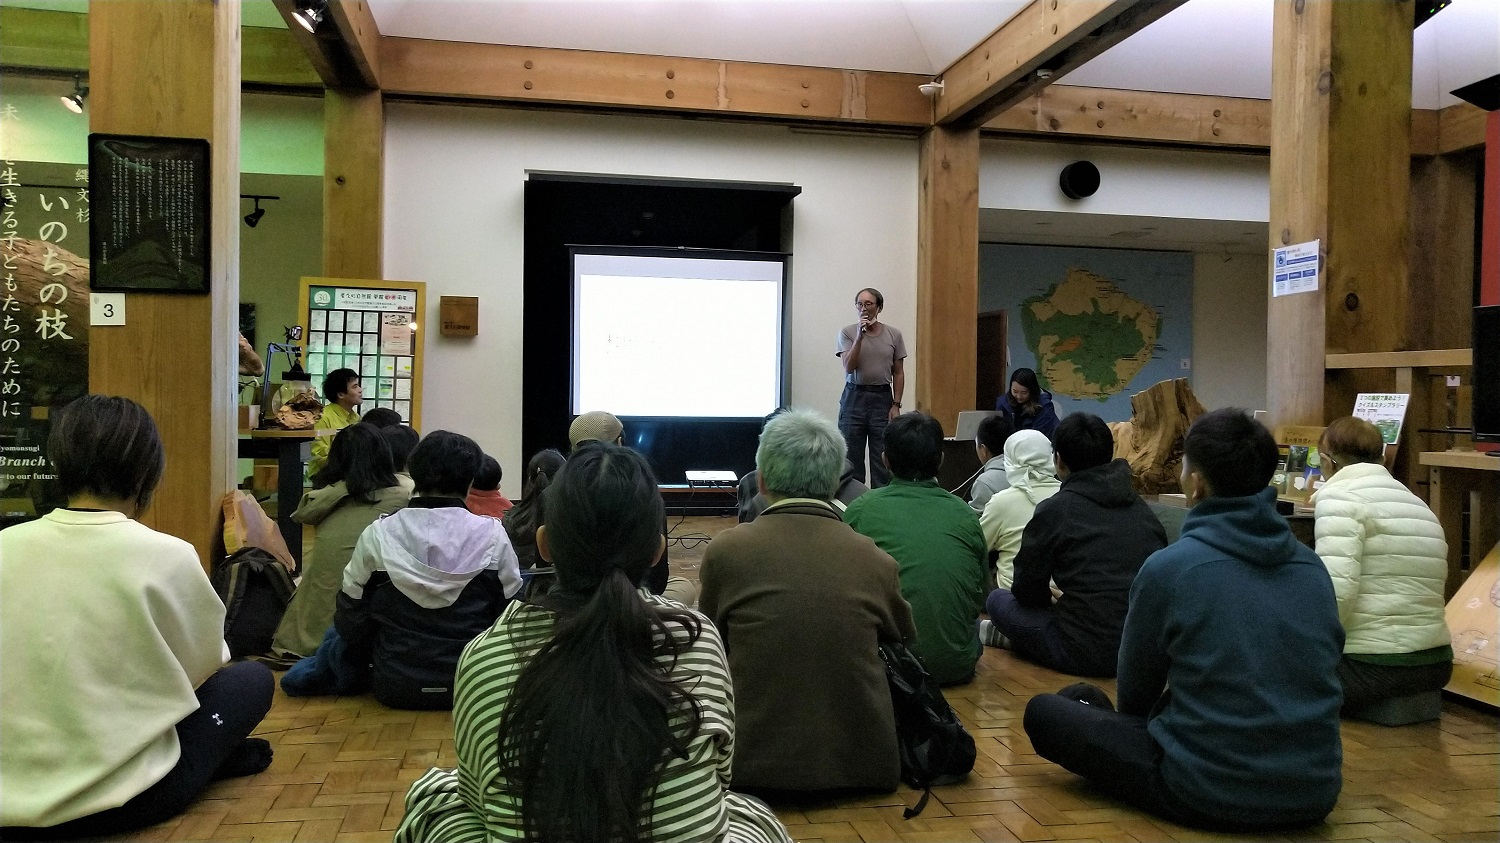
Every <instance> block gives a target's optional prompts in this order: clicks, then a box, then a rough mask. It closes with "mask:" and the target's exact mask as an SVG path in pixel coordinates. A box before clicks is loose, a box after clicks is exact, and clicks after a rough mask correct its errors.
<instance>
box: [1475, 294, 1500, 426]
mask: <svg viewBox="0 0 1500 843" xmlns="http://www.w3.org/2000/svg"><path fill="white" fill-rule="evenodd" d="M1474 438H1475V439H1477V440H1480V441H1482V442H1500V305H1488V306H1485V307H1476V308H1474Z"/></svg>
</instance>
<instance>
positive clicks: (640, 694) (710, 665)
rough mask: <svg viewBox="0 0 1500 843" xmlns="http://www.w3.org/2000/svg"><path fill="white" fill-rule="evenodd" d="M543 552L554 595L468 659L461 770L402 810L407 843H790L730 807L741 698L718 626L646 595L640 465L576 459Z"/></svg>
mask: <svg viewBox="0 0 1500 843" xmlns="http://www.w3.org/2000/svg"><path fill="white" fill-rule="evenodd" d="M545 501H546V507H545V511H546V521H545V523H544V524H543V525H542V527H541V528H539V529H538V530H537V536H536V540H537V549H538V551H539V553H540V555H541V556H542V558H543V559H545V560H546V561H548V562H551V563H552V565H553V566H554V567H555V568H556V569H557V577H558V583H557V587H556V589H554V590H553V591H552V592H550V593H548V594H546V595H544V596H543V597H541V598H538V599H537V601H536V602H535V603H523V602H519V601H517V602H513V603H512V604H511V605H510V606H508V607H507V608H506V611H505V612H504V613H503V614H502V615H501V616H500V619H499V620H498V621H497V622H496V623H495V625H494V626H493V627H492V628H491V629H489V630H488V631H487V632H485V633H483V634H481V635H480V636H479V637H478V638H476V639H475V640H474V641H473V642H472V643H471V644H470V645H469V647H468V649H467V650H465V652H464V655H463V658H462V659H461V660H460V662H459V666H458V679H457V690H456V694H455V699H454V710H453V720H454V735H455V743H456V744H457V751H458V760H459V765H458V769H457V770H438V769H434V770H431V771H429V772H428V773H427V774H426V775H425V776H423V777H422V778H421V779H419V780H418V781H417V782H416V783H415V784H414V785H413V786H412V789H411V792H410V793H408V794H407V797H406V817H405V819H404V820H403V821H402V823H401V827H400V828H399V829H398V830H397V832H396V840H397V841H398V843H415V841H445V842H446V841H453V843H461V841H470V840H474V841H478V840H547V841H590V842H591V843H592V841H644V840H652V841H674V840H682V841H687V840H744V841H788V840H790V838H789V837H788V836H787V834H786V830H785V829H784V828H783V827H782V825H781V823H780V822H779V821H778V820H777V819H776V817H775V815H774V814H772V813H771V811H770V809H769V808H767V807H765V806H764V805H762V804H761V803H759V802H757V801H755V800H753V799H750V798H748V797H745V796H741V795H739V794H734V793H731V792H729V789H728V788H729V775H730V761H731V757H732V755H733V745H734V699H733V685H732V684H731V682H730V679H729V672H728V667H727V661H726V659H725V656H724V648H723V644H722V643H721V641H720V639H719V635H718V632H717V631H716V630H715V629H714V626H713V624H711V623H709V622H708V620H707V619H706V618H704V617H703V616H702V615H700V614H698V613H697V612H694V611H692V610H689V609H684V608H682V607H681V606H679V605H677V604H674V603H672V602H670V601H667V600H663V599H661V598H659V597H656V596H654V595H652V594H650V593H649V592H648V591H647V590H646V589H644V588H640V587H638V586H637V583H639V582H640V581H641V579H642V577H643V576H644V574H645V572H646V569H647V568H649V567H650V566H651V565H652V564H654V563H655V561H656V560H657V558H658V557H659V556H660V555H661V552H662V548H663V546H664V542H665V540H664V538H663V537H662V534H661V529H660V525H661V518H662V501H661V495H660V494H659V492H658V491H657V485H656V478H655V477H654V476H653V475H652V473H651V469H650V467H649V466H648V465H647V464H646V462H645V460H644V459H643V458H642V457H640V456H639V455H637V454H635V453H634V452H632V451H630V450H628V449H626V448H622V447H619V446H615V445H593V446H589V447H586V448H584V449H582V450H581V451H579V452H577V453H576V454H575V455H574V456H573V457H572V458H571V459H570V460H569V461H568V463H567V465H566V466H564V467H563V469H562V470H561V471H560V472H559V473H558V475H557V476H556V478H555V479H554V480H553V482H552V484H551V485H550V486H549V488H548V489H547V491H546V497H545Z"/></svg>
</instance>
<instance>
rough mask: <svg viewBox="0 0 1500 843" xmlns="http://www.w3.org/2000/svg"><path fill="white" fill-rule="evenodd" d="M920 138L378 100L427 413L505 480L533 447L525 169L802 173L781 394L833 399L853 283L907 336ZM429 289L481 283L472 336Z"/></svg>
mask: <svg viewBox="0 0 1500 843" xmlns="http://www.w3.org/2000/svg"><path fill="white" fill-rule="evenodd" d="M916 146H917V145H916V141H915V140H907V139H892V138H870V137H855V136H845V135H836V134H826V133H810V132H797V131H792V130H790V129H788V128H786V127H777V126H759V125H735V124H723V123H712V122H707V121H703V122H700V121H693V120H682V119H671V118H647V117H625V116H603V115H584V114H565V113H552V112H528V111H514V110H502V109H486V108H465V107H459V106H436V105H419V104H409V103H390V104H388V105H387V106H386V145H385V167H386V170H385V275H386V277H387V278H399V279H409V280H417V281H426V282H427V301H428V311H429V318H428V320H427V325H425V326H423V328H424V329H425V330H426V331H427V332H428V333H427V338H426V340H425V343H426V358H425V362H424V367H423V368H424V372H423V380H424V387H423V399H422V400H423V405H422V406H423V410H422V415H423V427H424V428H425V429H426V430H437V429H439V428H446V429H450V430H455V431H459V432H462V433H465V434H467V435H469V436H472V437H474V438H475V439H476V440H477V441H478V442H479V443H480V445H481V446H483V447H484V448H485V450H486V451H487V452H489V453H492V454H494V455H495V456H496V458H497V459H499V460H500V462H501V465H503V466H504V467H505V468H506V482H505V490H506V492H507V494H511V495H516V494H519V492H520V488H519V481H520V477H521V470H520V469H521V467H522V465H523V464H524V463H523V460H524V459H525V458H526V457H527V456H529V455H524V454H522V453H521V419H522V414H523V413H524V411H525V408H524V407H522V406H521V403H520V395H521V355H522V354H523V352H524V350H523V348H522V346H521V327H522V326H521V322H522V312H521V297H522V242H523V236H522V235H523V232H522V223H523V202H522V191H523V186H524V184H525V182H526V174H527V171H528V170H537V171H549V172H576V173H602V174H612V175H632V176H664V177H676V178H694V179H715V180H737V181H761V182H786V183H792V184H796V185H799V186H801V187H802V194H801V195H800V196H798V197H797V198H796V199H795V200H793V209H794V215H795V225H794V230H793V240H792V253H793V281H792V291H791V298H790V307H789V312H790V330H791V367H790V368H791V375H790V384H789V392H788V398H789V399H790V401H791V403H793V404H797V405H802V406H811V407H814V408H816V409H818V410H820V411H822V412H824V413H827V414H828V415H829V416H830V417H833V416H834V415H835V414H836V413H837V410H838V394H839V390H840V385H841V382H842V378H841V377H840V373H839V369H838V365H837V361H836V359H835V358H834V355H833V350H834V343H835V339H836V337H837V334H838V331H839V329H840V328H841V327H843V326H844V325H845V324H848V323H850V322H852V321H854V316H855V314H854V304H853V302H854V294H855V292H856V291H858V290H859V289H860V288H861V287H866V286H873V287H877V288H879V289H880V290H881V291H882V292H883V293H884V294H885V298H886V309H885V318H886V319H887V320H888V321H889V322H890V323H891V324H893V325H896V326H897V327H900V328H903V329H906V331H907V335H908V336H909V337H910V336H911V333H912V329H913V328H914V326H915V322H916V318H915V316H916V303H915V294H916V274H917V149H916ZM441 295H470V296H479V297H480V303H479V336H478V337H475V338H473V339H452V338H446V337H442V336H439V335H438V332H437V312H438V307H437V305H438V297H439V296H441ZM725 341H726V342H732V341H733V338H732V336H729V337H726V338H725ZM913 346H914V343H913V342H912V341H910V340H909V341H908V349H909V350H910V349H911V348H912V347H913ZM914 363H915V361H914V360H913V361H910V362H909V363H908V366H907V371H908V372H909V373H913V372H914V370H915V365H914ZM726 376H727V377H732V373H726ZM914 393H915V377H914V375H913V374H908V376H907V394H908V395H911V394H914Z"/></svg>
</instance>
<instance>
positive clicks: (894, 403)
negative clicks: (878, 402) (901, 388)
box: [891, 401, 901, 407]
mask: <svg viewBox="0 0 1500 843" xmlns="http://www.w3.org/2000/svg"><path fill="white" fill-rule="evenodd" d="M891 406H892V407H899V406H901V402H900V401H892V402H891Z"/></svg>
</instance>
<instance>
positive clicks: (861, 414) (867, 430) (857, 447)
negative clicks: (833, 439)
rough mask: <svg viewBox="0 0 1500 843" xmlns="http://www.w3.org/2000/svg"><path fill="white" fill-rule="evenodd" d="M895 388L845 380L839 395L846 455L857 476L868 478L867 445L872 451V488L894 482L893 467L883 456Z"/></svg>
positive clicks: (856, 477)
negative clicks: (892, 479)
mask: <svg viewBox="0 0 1500 843" xmlns="http://www.w3.org/2000/svg"><path fill="white" fill-rule="evenodd" d="M894 402H895V399H894V398H892V397H891V388H890V387H888V386H887V387H883V388H882V389H878V390H874V389H861V388H859V387H856V386H855V385H854V384H852V383H846V384H844V394H843V395H841V396H839V432H840V433H842V434H844V447H845V456H846V457H847V458H848V460H849V463H850V465H853V466H854V478H855V479H856V480H858V481H859V482H861V483H863V482H865V449H866V446H868V448H869V452H870V483H869V485H870V488H872V489H875V488H878V487H880V486H884V485H886V484H887V483H889V482H891V472H890V469H888V468H886V467H885V463H883V462H881V460H880V457H881V455H883V454H884V453H885V428H886V425H888V424H890V422H891V404H892V403H894Z"/></svg>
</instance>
